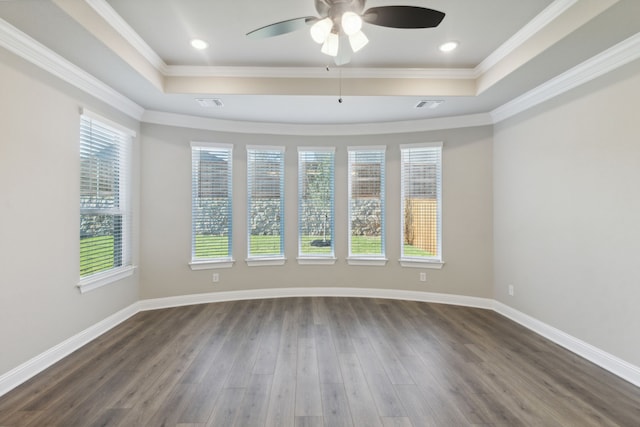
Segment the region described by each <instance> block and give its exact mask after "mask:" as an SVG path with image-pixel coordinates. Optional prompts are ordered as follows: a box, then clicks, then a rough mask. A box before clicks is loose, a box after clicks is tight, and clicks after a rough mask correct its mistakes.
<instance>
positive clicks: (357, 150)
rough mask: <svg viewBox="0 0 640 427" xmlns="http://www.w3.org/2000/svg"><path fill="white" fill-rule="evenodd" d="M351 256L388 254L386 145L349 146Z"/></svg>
mask: <svg viewBox="0 0 640 427" xmlns="http://www.w3.org/2000/svg"><path fill="white" fill-rule="evenodd" d="M348 153H349V157H348V158H349V170H348V177H349V178H348V180H349V182H348V186H349V256H350V257H358V256H365V257H384V255H385V241H384V239H385V230H384V227H385V220H384V219H385V218H384V216H385V189H384V182H385V147H349V148H348Z"/></svg>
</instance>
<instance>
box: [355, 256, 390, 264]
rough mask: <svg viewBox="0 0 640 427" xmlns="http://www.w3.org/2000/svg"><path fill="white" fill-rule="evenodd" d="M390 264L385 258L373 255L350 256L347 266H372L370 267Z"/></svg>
mask: <svg viewBox="0 0 640 427" xmlns="http://www.w3.org/2000/svg"><path fill="white" fill-rule="evenodd" d="M387 262H389V259H388V258H385V257H373V256H371V255H363V256H357V255H356V256H353V255H351V256H349V257H347V264H349V265H370V266H385V265H387Z"/></svg>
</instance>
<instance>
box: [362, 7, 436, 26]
mask: <svg viewBox="0 0 640 427" xmlns="http://www.w3.org/2000/svg"><path fill="white" fill-rule="evenodd" d="M444 15H445V14H444V12H440V11H438V10H433V9H427V8H425V7H417V6H380V7H372V8H370V9H367V10H366V11H365V12H364V15H363V16H362V19H363V20H364V21H365V22H368V23H369V24H373V25H379V26H381V27H389V28H433V27H437V26H438V25H440V22H442V20H443V19H444Z"/></svg>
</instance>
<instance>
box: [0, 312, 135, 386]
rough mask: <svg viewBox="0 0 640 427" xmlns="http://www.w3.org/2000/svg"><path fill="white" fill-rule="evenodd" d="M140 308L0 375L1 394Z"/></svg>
mask: <svg viewBox="0 0 640 427" xmlns="http://www.w3.org/2000/svg"><path fill="white" fill-rule="evenodd" d="M138 311H140V310H139V308H138V306H137V303H136V304H132V305H130V306H129V307H126V308H124V309H123V310H120V311H118V312H117V313H115V314H112V315H111V316H109V317H107V318H106V319H104V320H102V321H100V322H98V323H96V324H95V325H93V326H90V327H89V328H87V329H85V330H84V331H82V332H80V333H78V334H76V335H74V336H72V337H71V338H69V339H67V340H65V341H63V342H61V343H60V344H58V345H56V346H54V347H51V348H50V349H49V350H47V351H45V352H43V353H41V354H39V355H37V356H36V357H34V358H32V359H31V360H28V361H26V362H25V363H23V364H22V365H19V366H18V367H16V368H14V369H12V370H10V371H9V372H7V373H5V374H3V375H1V376H0V396H2V395H4V394H5V393H8V392H9V391H11V390H13V389H14V388H15V387H17V386H19V385H20V384H22V383H24V382H25V381H27V380H29V379H30V378H32V377H34V376H36V375H37V374H39V373H40V372H42V371H44V370H45V369H47V368H48V367H49V366H51V365H53V364H54V363H56V362H58V361H59V360H60V359H62V358H64V357H66V356H68V355H69V354H71V353H73V352H74V351H76V350H77V349H79V348H80V347H82V346H83V345H85V344H87V343H89V342H90V341H93V340H94V339H96V338H97V337H99V336H100V335H102V334H104V333H105V332H107V331H108V330H109V329H112V328H113V327H115V326H117V325H119V324H120V323H122V322H124V321H125V320H127V319H128V318H130V317H131V316H133V315H134V314H136V313H137V312H138Z"/></svg>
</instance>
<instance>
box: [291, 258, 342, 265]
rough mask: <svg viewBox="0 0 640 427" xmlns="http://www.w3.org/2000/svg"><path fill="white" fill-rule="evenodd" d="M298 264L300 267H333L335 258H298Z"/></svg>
mask: <svg viewBox="0 0 640 427" xmlns="http://www.w3.org/2000/svg"><path fill="white" fill-rule="evenodd" d="M297 259H298V264H300V265H334V264H335V263H336V257H333V256H331V257H311V256H308V257H298V258H297Z"/></svg>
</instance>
